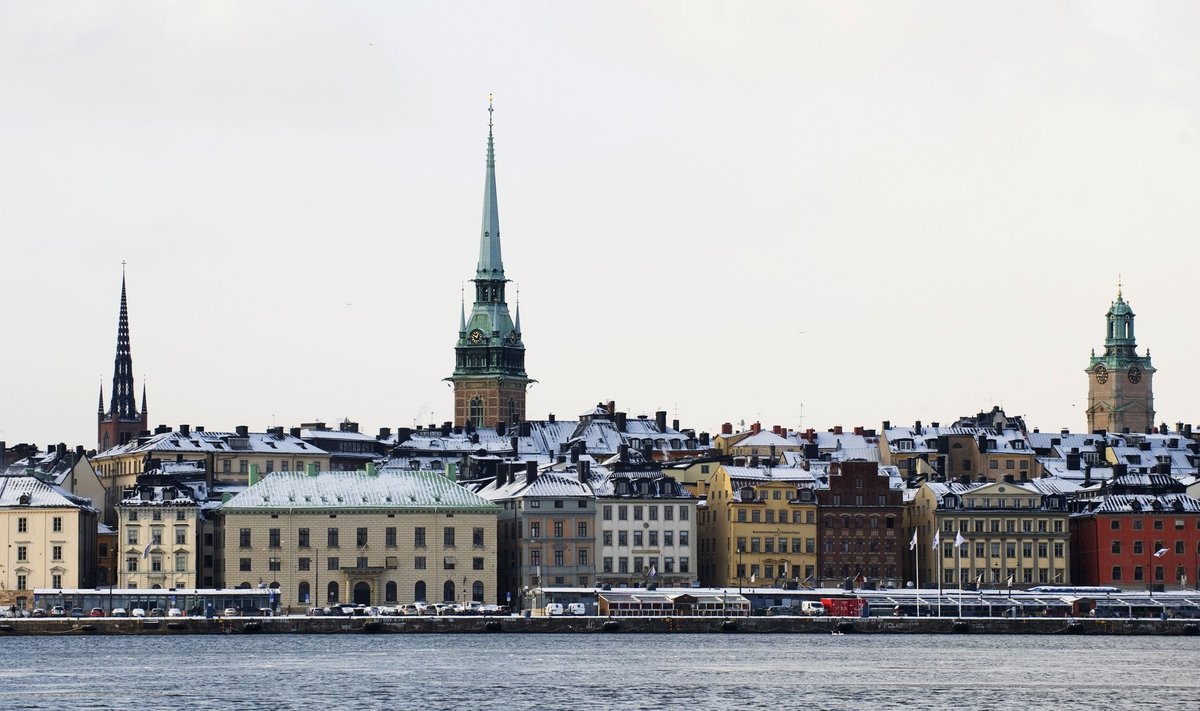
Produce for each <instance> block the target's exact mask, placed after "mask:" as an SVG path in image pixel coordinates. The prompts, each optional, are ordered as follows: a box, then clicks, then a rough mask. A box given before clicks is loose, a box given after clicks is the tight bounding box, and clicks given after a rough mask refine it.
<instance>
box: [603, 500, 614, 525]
mask: <svg viewBox="0 0 1200 711" xmlns="http://www.w3.org/2000/svg"><path fill="white" fill-rule="evenodd" d="M603 511H604V520H605V521H611V520H612V505H611V504H605V506H604V509H603Z"/></svg>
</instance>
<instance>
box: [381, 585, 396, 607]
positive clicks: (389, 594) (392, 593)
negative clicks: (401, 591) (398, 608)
mask: <svg viewBox="0 0 1200 711" xmlns="http://www.w3.org/2000/svg"><path fill="white" fill-rule="evenodd" d="M383 601H384V602H397V598H396V581H394V580H389V581H388V582H387V585H385V586H384V587H383Z"/></svg>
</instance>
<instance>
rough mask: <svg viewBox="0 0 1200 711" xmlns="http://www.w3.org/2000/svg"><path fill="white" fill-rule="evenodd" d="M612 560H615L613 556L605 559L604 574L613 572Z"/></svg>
mask: <svg viewBox="0 0 1200 711" xmlns="http://www.w3.org/2000/svg"><path fill="white" fill-rule="evenodd" d="M612 560H613V559H612V556H605V557H604V572H606V573H611V572H613V567H612Z"/></svg>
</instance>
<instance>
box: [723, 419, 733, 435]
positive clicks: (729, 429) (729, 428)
mask: <svg viewBox="0 0 1200 711" xmlns="http://www.w3.org/2000/svg"><path fill="white" fill-rule="evenodd" d="M721 434H723V435H731V434H733V423H732V422H726V423H724V424H722V425H721Z"/></svg>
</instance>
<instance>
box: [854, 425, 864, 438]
mask: <svg viewBox="0 0 1200 711" xmlns="http://www.w3.org/2000/svg"><path fill="white" fill-rule="evenodd" d="M854 434H856V435H858V436H859V437H862V436H863V427H862V425H858V426H857V427H855V428H854Z"/></svg>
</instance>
